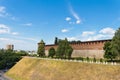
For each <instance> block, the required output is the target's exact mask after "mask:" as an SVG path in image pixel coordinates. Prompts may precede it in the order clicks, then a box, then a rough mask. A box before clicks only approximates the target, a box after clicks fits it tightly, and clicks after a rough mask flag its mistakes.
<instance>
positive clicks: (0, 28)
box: [0, 24, 19, 35]
mask: <svg viewBox="0 0 120 80" xmlns="http://www.w3.org/2000/svg"><path fill="white" fill-rule="evenodd" d="M0 34H12V35H18V34H19V33H18V32H12V31H11V30H10V27H9V26H7V25H5V24H0Z"/></svg>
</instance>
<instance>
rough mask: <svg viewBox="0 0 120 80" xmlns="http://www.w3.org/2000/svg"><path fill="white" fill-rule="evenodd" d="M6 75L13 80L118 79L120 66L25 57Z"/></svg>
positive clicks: (119, 77)
mask: <svg viewBox="0 0 120 80" xmlns="http://www.w3.org/2000/svg"><path fill="white" fill-rule="evenodd" d="M6 75H7V76H9V77H11V78H13V79H14V80H119V79H120V66H112V65H101V64H89V63H79V62H64V61H54V60H42V59H37V58H36V59H35V58H27V57H26V58H23V59H22V60H21V61H19V62H18V63H17V64H16V65H15V66H14V67H13V68H12V69H10V70H9V71H8V72H7V73H6Z"/></svg>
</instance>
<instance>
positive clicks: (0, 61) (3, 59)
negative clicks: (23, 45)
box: [0, 49, 22, 69]
mask: <svg viewBox="0 0 120 80" xmlns="http://www.w3.org/2000/svg"><path fill="white" fill-rule="evenodd" d="M21 58H22V57H21V56H20V55H18V54H17V53H15V52H14V51H13V50H3V49H0V69H9V68H11V67H12V66H13V65H14V64H16V62H17V61H19V60H20V59H21Z"/></svg>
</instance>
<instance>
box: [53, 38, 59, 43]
mask: <svg viewBox="0 0 120 80" xmlns="http://www.w3.org/2000/svg"><path fill="white" fill-rule="evenodd" d="M58 42H59V40H58V38H57V37H55V42H54V44H55V45H58Z"/></svg>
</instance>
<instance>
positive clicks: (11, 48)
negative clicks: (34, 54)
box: [6, 44, 14, 50]
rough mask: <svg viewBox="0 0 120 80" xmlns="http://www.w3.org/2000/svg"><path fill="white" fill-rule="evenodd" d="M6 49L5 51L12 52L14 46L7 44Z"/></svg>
mask: <svg viewBox="0 0 120 80" xmlns="http://www.w3.org/2000/svg"><path fill="white" fill-rule="evenodd" d="M6 49H7V50H13V49H14V45H13V44H8V45H6Z"/></svg>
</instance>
